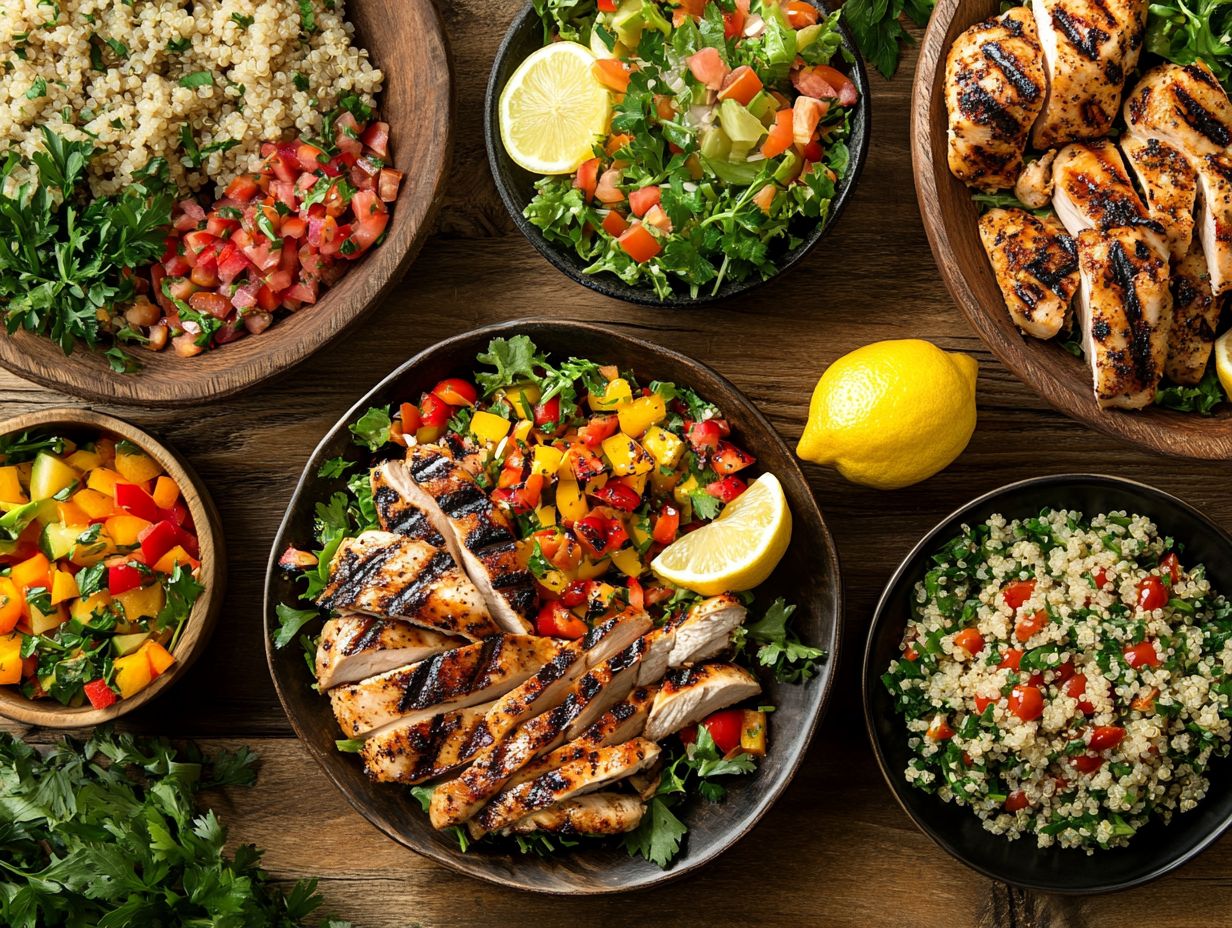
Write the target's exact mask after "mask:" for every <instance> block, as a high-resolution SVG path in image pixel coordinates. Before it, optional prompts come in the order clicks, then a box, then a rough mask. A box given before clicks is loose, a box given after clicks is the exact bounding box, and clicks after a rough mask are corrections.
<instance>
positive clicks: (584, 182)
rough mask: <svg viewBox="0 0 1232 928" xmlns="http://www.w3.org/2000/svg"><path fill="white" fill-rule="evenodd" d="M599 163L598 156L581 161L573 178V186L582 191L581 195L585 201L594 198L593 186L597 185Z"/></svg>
mask: <svg viewBox="0 0 1232 928" xmlns="http://www.w3.org/2000/svg"><path fill="white" fill-rule="evenodd" d="M599 164H600V161H599V159H598V158H591V159H590V160H589V161H583V162H582V164H581V166H579V167H578V169H577V175H576V176H575V177H574V178H573V186H575V187H577V189H578V190H580V191H582V197H583V199H585V200H586V202H587V203H589V202H590V201H591V200H593V199H594V198H595V188H596V187H598V186H599Z"/></svg>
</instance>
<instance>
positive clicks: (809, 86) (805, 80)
mask: <svg viewBox="0 0 1232 928" xmlns="http://www.w3.org/2000/svg"><path fill="white" fill-rule="evenodd" d="M791 83H792V86H794V87H795V88H796V90H797V92H799V93H800V94H802V95H803V96H806V97H812V98H813V99H815V100H836V99H838V91H837V90H836V89H835V88H834V86H833V85H832V84H830V83H829V82H828V81H826V80H825V79H824V78H823V77H821V76H820V75H819V74H818V73H817V71H816V69H814V68H801V69H800V70H798V71H794V72H792V75H791Z"/></svg>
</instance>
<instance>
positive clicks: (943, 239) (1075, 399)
mask: <svg viewBox="0 0 1232 928" xmlns="http://www.w3.org/2000/svg"><path fill="white" fill-rule="evenodd" d="M999 10H1000V6H999V4H998V2H997V0H939V2H938V3H937V8H936V11H935V12H934V13H933V17H932V22H931V23H930V24H929V27H928V31H927V32H926V33H925V35H924V42H923V45H922V46H921V48H920V60H919V64H918V65H917V67H916V72H915V86H914V89H913V92H912V105H911V157H912V162H913V165H914V167H915V172H914V173H915V178H916V181H915V183H916V187H915V189H916V195H917V197H918V198H919V201H920V213H921V215H922V216H923V219H924V230H925V231H926V232H927V233H928V241H929V244H930V245H931V246H932V249H933V257H934V258H936V261H937V266H938V267H939V268H940V269H941V275H942V277H943V278H944V279H945V284H946V287H947V288H948V289H949V291H950V295H951V296H952V297H953V298H954V302H956V303H957V304H958V308H959V309H961V310H962V312H963V315H965V316H966V317H967V321H968V322H970V323H971V325H972V327H973V328H974V329H975V331H976V332H977V333H978V334H979V336H980V338H982V339H983V340H984V343H985V344H986V345H988V347H989V349H991V350H992V352H993V354H995V355H996V356H997V357H998V358H1000V359H1001V362H1002V363H1003V364H1005V366H1006V367H1008V368H1009V369H1010V370H1012V371H1013V372H1014V373H1015V374H1016V375H1017V376H1018V378H1019V379H1020V380H1021V381H1022V382H1023V383H1025V384H1026V385H1027V386H1029V387H1030V388H1031V389H1033V390H1034V391H1035V392H1036V393H1038V394H1039V395H1040V397H1041V398H1043V399H1044V400H1045V401H1046V402H1048V403H1049V404H1051V405H1052V406H1053V407H1054V408H1056V409H1057V410H1059V411H1061V412H1063V413H1065V414H1066V415H1068V416H1071V417H1072V418H1074V419H1077V420H1079V421H1080V422H1085V423H1086V424H1087V425H1089V426H1091V427H1092V428H1095V429H1098V430H1099V431H1101V432H1104V433H1106V434H1108V435H1115V436H1116V437H1118V438H1122V439H1124V440H1126V441H1128V442H1132V443H1133V444H1136V445H1141V446H1143V447H1145V448H1150V449H1152V450H1155V451H1161V452H1163V453H1164V454H1171V455H1176V456H1178V457H1189V458H1202V459H1207V460H1232V406H1229V404H1226V403H1225V404H1223V406H1222V407H1221V409H1220V411H1219V412H1217V413H1216V414H1215V415H1213V416H1210V417H1204V416H1199V415H1197V414H1194V413H1183V412H1177V411H1174V410H1170V409H1165V408H1163V407H1161V406H1151V407H1149V408H1147V409H1143V410H1138V411H1134V412H1130V411H1126V410H1106V409H1101V408H1100V407H1099V406H1098V405H1097V404H1096V402H1095V397H1094V396H1093V394H1092V391H1091V376H1090V372H1089V369H1088V368H1087V365H1086V362H1085V361H1083V360H1082V359H1081V358H1075V357H1074V356H1073V355H1071V354H1070V353H1069V352H1067V351H1066V350H1065V349H1063V348H1062V347H1061V346H1060V345H1059V344H1050V343H1049V342H1046V341H1041V340H1039V339H1037V338H1031V337H1030V336H1024V335H1022V334H1021V333H1020V332H1019V331H1018V329H1017V327H1016V326H1015V325H1014V323H1013V322H1012V321H1011V320H1010V315H1009V311H1008V310H1007V309H1006V308H1005V301H1004V299H1003V298H1002V296H1001V290H1000V288H998V287H997V282H996V280H995V279H994V277H993V273H992V267H991V266H990V265H989V263H988V258H987V256H986V255H985V253H984V246H983V245H982V244H981V243H980V236H979V230H978V228H977V226H976V223H977V221H978V219H979V214H980V211H979V209H978V208H977V206H976V204H975V203H974V202H973V201H972V199H971V191H970V190H969V189H968V188H967V187H966V186H965V185H964V184H962V183H961V182H960V181H958V180H957V179H956V178H955V177H954V176H953V175H951V174H950V170H949V166H948V165H947V163H946V113H945V97H944V88H943V84H944V80H945V56H946V53H947V52H948V51H949V48H950V45H951V43H953V41H954V39H955V38H956V37H957V36H958V34H959V33H961V32H962V31H963V30H965V29H966V28H967V27H969V26H971V25H973V24H974V23H977V22H980V21H981V20H983V19H986V18H987V17H989V16H993V15H996V14H997V13H998V12H999Z"/></svg>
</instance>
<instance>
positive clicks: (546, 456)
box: [530, 445, 565, 477]
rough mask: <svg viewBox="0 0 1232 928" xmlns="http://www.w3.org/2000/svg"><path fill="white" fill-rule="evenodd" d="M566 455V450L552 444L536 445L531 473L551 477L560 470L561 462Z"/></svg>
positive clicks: (532, 456) (531, 461)
mask: <svg viewBox="0 0 1232 928" xmlns="http://www.w3.org/2000/svg"><path fill="white" fill-rule="evenodd" d="M564 457H565V452H563V451H561V450H560V449H559V448H555V447H553V446H552V445H535V450H534V451H533V452H532V453H531V460H530V469H531V473H534V474H542V475H543V476H545V477H550V476H552V475H553V474H555V473H556V472H557V471H558V470H560V462H561V461H562V460H563V459H564Z"/></svg>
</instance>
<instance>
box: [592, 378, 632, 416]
mask: <svg viewBox="0 0 1232 928" xmlns="http://www.w3.org/2000/svg"><path fill="white" fill-rule="evenodd" d="M632 399H633V390H632V389H631V388H630V387H629V381H627V380H625V379H624V378H623V377H617V378H616V379H615V380H612V381H609V382H608V385H607V389H605V390H604V391H603V394H602V395H601V396H600V395H596V394H594V393H592V394H590V396H589V398H588V399H587V402H588V403H589V404H590V408H591V409H593V410H594V411H595V412H615V411H616V410H618V409H619V408H620V407H621V406H623V405H625V404H626V403H628V402H629V401H630V400H632Z"/></svg>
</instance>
